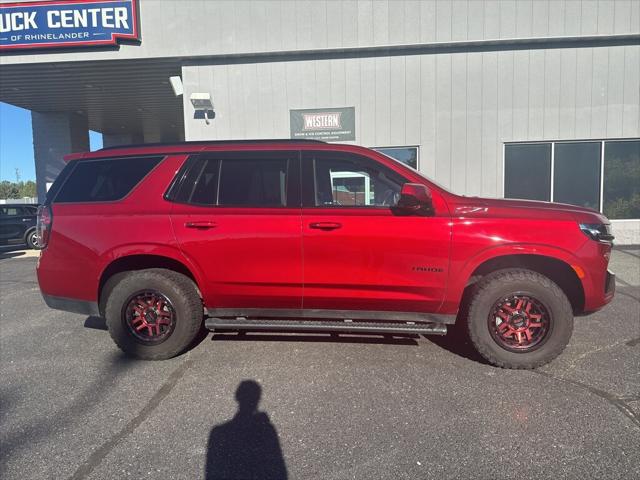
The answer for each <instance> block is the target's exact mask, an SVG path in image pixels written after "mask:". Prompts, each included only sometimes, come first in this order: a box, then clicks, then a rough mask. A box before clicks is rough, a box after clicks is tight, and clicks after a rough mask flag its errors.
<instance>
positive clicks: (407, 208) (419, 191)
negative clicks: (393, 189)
mask: <svg viewBox="0 0 640 480" xmlns="http://www.w3.org/2000/svg"><path fill="white" fill-rule="evenodd" d="M393 212H394V213H395V214H396V215H404V216H408V215H415V216H421V217H428V216H431V215H434V214H435V210H434V208H433V202H432V201H431V192H430V191H429V189H428V188H427V187H426V186H424V185H422V184H421V183H405V184H404V185H403V186H402V190H400V199H399V200H398V203H397V204H396V206H395V207H393Z"/></svg>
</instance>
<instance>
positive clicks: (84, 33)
mask: <svg viewBox="0 0 640 480" xmlns="http://www.w3.org/2000/svg"><path fill="white" fill-rule="evenodd" d="M120 39H129V40H140V26H139V21H138V1H137V0H83V1H82V0H81V1H78V0H76V1H70V0H48V1H40V2H18V3H5V4H0V50H3V51H7V50H21V49H31V48H60V47H87V46H101V45H102V46H104V45H116V44H117V43H118V41H119V40H120Z"/></svg>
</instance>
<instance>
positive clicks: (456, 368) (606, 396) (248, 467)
mask: <svg viewBox="0 0 640 480" xmlns="http://www.w3.org/2000/svg"><path fill="white" fill-rule="evenodd" d="M35 264H36V258H35V256H34V254H33V252H26V253H25V252H21V251H18V250H15V249H7V248H5V249H1V250H0V359H1V363H0V378H1V382H0V432H1V444H0V462H1V463H0V477H1V478H3V479H5V480H9V479H25V478H30V479H32V478H56V479H61V478H73V479H84V478H96V479H97V478H114V479H115V478H118V479H120V478H175V479H197V478H222V477H225V476H227V477H233V476H247V475H252V474H256V478H262V477H265V476H267V474H273V476H279V477H281V476H283V475H287V476H288V478H296V479H297V478H302V479H316V478H317V479H347V478H357V479H360V478H362V479H373V478H376V479H383V478H384V479H386V478H388V479H398V478H438V479H440V478H474V479H503V478H505V479H506V478H513V479H515V478H518V479H523V478H538V479H540V478H548V479H556V478H576V479H578V478H579V479H584V478H594V479H596V478H597V479H605V478H611V479H618V478H619V479H622V478H627V479H631V478H640V248H637V247H636V248H633V247H626V248H625V249H624V250H617V251H616V252H614V256H613V259H612V269H613V270H614V271H615V272H616V274H617V275H618V285H617V289H618V293H617V296H616V298H615V300H614V302H613V303H612V304H611V305H609V306H608V307H607V308H606V309H604V310H603V311H601V312H599V313H597V314H594V315H591V316H587V317H581V318H577V319H576V324H575V332H574V336H573V339H572V341H571V343H570V345H569V346H568V348H567V350H566V352H565V353H564V354H563V355H562V356H561V357H560V358H558V359H557V360H556V361H555V362H553V363H552V364H551V365H548V366H546V367H544V368H542V369H540V370H538V371H534V372H527V371H525V372H523V371H509V370H501V369H498V368H494V367H492V366H489V365H487V364H485V363H483V362H482V361H480V360H479V359H478V358H477V357H476V356H475V355H474V354H473V352H472V351H471V350H470V349H469V347H468V346H467V345H465V344H463V343H461V341H460V340H459V339H457V337H456V336H455V335H450V336H448V337H445V338H437V337H432V338H431V339H428V338H407V337H395V338H385V337H381V336H331V335H306V336H292V335H274V334H245V335H237V334H215V335H212V334H209V335H208V336H207V338H206V339H204V340H203V341H202V342H201V343H200V344H199V345H198V346H197V347H196V348H194V349H193V350H192V351H190V352H189V353H187V354H185V355H182V356H180V357H179V358H175V359H173V360H170V361H164V362H140V361H135V360H131V359H128V358H127V357H125V356H123V355H122V354H120V353H119V351H118V350H117V349H116V347H115V345H114V344H113V343H112V341H111V339H110V337H109V335H108V333H107V332H106V331H105V330H104V324H103V322H102V321H101V320H100V319H97V318H87V317H85V316H81V315H74V314H68V313H64V312H60V311H54V310H50V309H48V308H47V307H46V306H45V304H44V302H43V301H42V299H41V297H40V292H39V290H38V285H37V282H36V279H35V273H34V268H35ZM242 382H244V383H242ZM241 384H242V387H241V388H240V389H239V393H238V398H239V403H240V405H242V408H241V409H240V410H239V411H238V405H239V403H238V402H237V401H236V398H235V397H236V390H237V389H238V386H239V385H241ZM259 393H261V399H260V404H259V407H258V409H259V410H260V411H262V412H264V414H262V415H250V414H249V415H247V414H246V412H251V411H252V403H253V404H255V401H256V400H257V397H258V394H259ZM236 412H238V414H237V415H236Z"/></svg>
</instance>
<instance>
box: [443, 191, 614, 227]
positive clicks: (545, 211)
mask: <svg viewBox="0 0 640 480" xmlns="http://www.w3.org/2000/svg"><path fill="white" fill-rule="evenodd" d="M451 203H452V205H451V214H452V215H453V216H454V217H502V218H536V219H540V218H543V219H544V218H546V219H552V220H575V221H577V222H582V223H609V220H608V219H607V218H606V217H605V216H604V215H601V214H600V213H599V212H597V211H595V210H592V209H590V208H586V207H578V206H576V205H569V204H566V203H553V202H542V201H537V200H515V199H502V198H479V197H463V196H456V198H455V199H454V200H453V201H452V202H451Z"/></svg>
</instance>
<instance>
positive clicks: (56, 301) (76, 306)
mask: <svg viewBox="0 0 640 480" xmlns="http://www.w3.org/2000/svg"><path fill="white" fill-rule="evenodd" d="M42 298H44V302H45V303H46V304H47V306H49V307H50V308H55V309H56V310H64V311H65V312H72V313H80V314H82V315H95V316H100V310H99V309H98V303H97V302H89V301H86V300H77V299H75V298H64V297H54V296H53V295H45V294H44V293H43V294H42Z"/></svg>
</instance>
